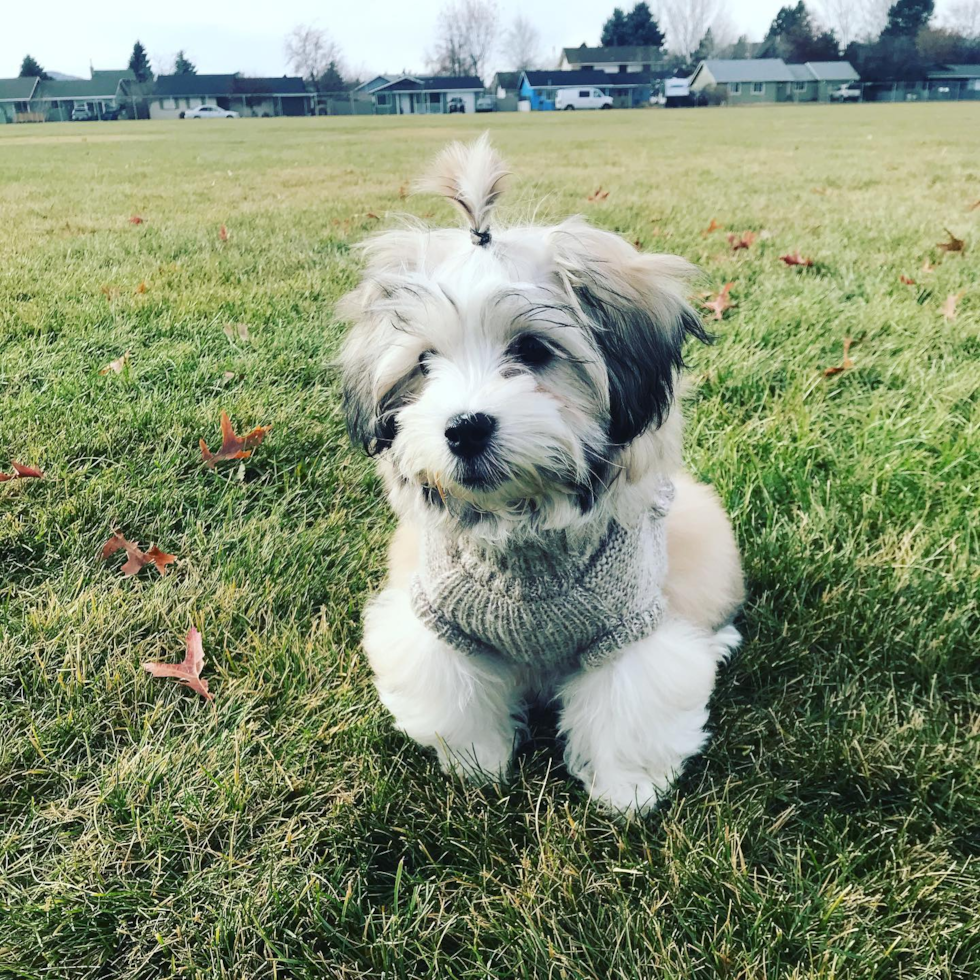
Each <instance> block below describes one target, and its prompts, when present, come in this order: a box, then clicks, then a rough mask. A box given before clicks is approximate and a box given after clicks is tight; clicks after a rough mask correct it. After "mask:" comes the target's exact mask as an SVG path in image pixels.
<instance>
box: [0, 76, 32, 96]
mask: <svg viewBox="0 0 980 980" xmlns="http://www.w3.org/2000/svg"><path fill="white" fill-rule="evenodd" d="M38 81H39V80H38V79H37V78H0V102H4V101H7V100H10V101H16V102H24V101H26V100H28V99H29V98H30V97H31V96H32V95H33V94H34V87H35V86H36V85H37V83H38Z"/></svg>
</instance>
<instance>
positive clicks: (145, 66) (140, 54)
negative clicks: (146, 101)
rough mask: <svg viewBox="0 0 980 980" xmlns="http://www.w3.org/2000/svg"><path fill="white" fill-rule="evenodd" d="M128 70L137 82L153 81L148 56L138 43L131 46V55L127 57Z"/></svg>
mask: <svg viewBox="0 0 980 980" xmlns="http://www.w3.org/2000/svg"><path fill="white" fill-rule="evenodd" d="M129 70H130V71H131V72H132V73H133V74H134V75H135V76H136V81H138V82H152V81H153V72H152V71H151V70H150V58H149V55H147V53H146V48H144V47H143V45H142V44H140V42H139V41H137V42H136V43H135V44H134V45H133V53H132V54H131V55H130V56H129Z"/></svg>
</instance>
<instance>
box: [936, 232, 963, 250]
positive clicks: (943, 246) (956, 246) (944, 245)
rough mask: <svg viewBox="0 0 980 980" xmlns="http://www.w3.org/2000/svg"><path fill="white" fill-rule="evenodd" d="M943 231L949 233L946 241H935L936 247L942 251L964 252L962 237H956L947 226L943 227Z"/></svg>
mask: <svg viewBox="0 0 980 980" xmlns="http://www.w3.org/2000/svg"><path fill="white" fill-rule="evenodd" d="M943 231H945V232H946V234H947V235H949V241H948V242H936V248H938V249H940V251H943V252H965V251H966V242H965V241H963V239H962V238H957V237H956V236H955V235H954V234H953V233H952V232H951V231H950V230H949V229H948V228H944V229H943Z"/></svg>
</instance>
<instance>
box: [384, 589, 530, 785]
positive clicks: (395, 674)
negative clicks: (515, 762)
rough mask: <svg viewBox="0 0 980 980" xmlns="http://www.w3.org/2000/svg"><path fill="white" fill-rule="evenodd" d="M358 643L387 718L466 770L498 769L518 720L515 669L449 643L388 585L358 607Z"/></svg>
mask: <svg viewBox="0 0 980 980" xmlns="http://www.w3.org/2000/svg"><path fill="white" fill-rule="evenodd" d="M364 649H365V651H366V652H367V656H368V661H369V662H370V664H371V667H372V669H373V670H374V683H375V685H376V687H377V689H378V694H379V695H380V697H381V701H382V703H383V704H384V706H385V707H386V708H387V709H388V710H389V711H390V712H391V713H392V715H394V719H395V725H396V727H398V728H399V729H401V730H402V731H403V732H405V734H406V735H408V736H409V737H410V738H413V739H414V740H415V741H416V742H418V743H419V744H420V745H425V746H430V747H432V748H434V749H436V751H437V752H438V754H439V760H440V762H441V763H442V767H443V769H445V770H447V771H450V770H455V771H458V772H459V773H460V774H461V775H464V776H466V777H469V778H479V777H481V776H482V777H484V778H486V777H487V776H489V777H490V778H492V779H494V780H497V779H501V778H503V776H505V775H506V772H507V768H508V766H509V765H510V759H511V756H512V754H513V751H514V738H515V733H516V731H517V729H518V727H519V725H520V723H521V713H522V705H521V690H520V676H519V672H518V671H517V670H516V669H515V668H512V667H510V666H508V665H507V664H505V663H503V662H499V663H498V662H497V661H492V660H490V659H488V658H484V657H472V656H468V655H466V654H463V653H460V652H459V651H457V650H454V649H453V648H452V647H450V646H449V645H448V644H446V643H444V642H443V641H442V640H440V639H439V638H438V637H437V636H435V635H434V634H433V633H432V632H431V631H430V630H428V629H427V628H426V627H425V626H424V625H423V624H422V623H421V622H419V620H418V618H417V617H416V616H415V614H414V613H413V612H412V608H411V601H410V599H409V595H408V592H406V591H405V590H404V589H398V588H388V589H385V590H384V591H383V592H382V593H381V594H380V595H378V596H377V597H376V598H375V599H373V600H372V601H371V603H370V605H369V606H368V608H367V611H366V612H365V615H364Z"/></svg>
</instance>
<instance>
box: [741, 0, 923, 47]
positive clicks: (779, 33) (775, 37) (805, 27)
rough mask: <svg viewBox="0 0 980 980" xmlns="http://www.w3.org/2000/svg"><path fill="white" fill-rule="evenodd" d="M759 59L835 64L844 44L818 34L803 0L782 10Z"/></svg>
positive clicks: (825, 33)
mask: <svg viewBox="0 0 980 980" xmlns="http://www.w3.org/2000/svg"><path fill="white" fill-rule="evenodd" d="M930 2H931V0H930ZM758 56H759V57H760V58H782V59H783V60H785V61H790V62H803V61H833V60H834V59H836V58H839V57H840V44H839V42H838V40H837V37H836V36H835V35H834V33H833V31H822V32H821V33H819V34H817V33H816V30H815V29H814V26H813V21H812V20H811V19H810V11H809V10H807V9H806V4H805V3H804V2H803V0H799V2H798V3H797V4H796V6H795V7H790V6H786V7H781V8H780V10H779V12H778V13H777V14H776V16H775V17H774V18H773V22H772V24H770V26H769V30H768V31H767V32H766V36H765V40H764V41H763V46H762V50H761V51H760V52H759V55H758Z"/></svg>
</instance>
